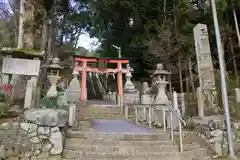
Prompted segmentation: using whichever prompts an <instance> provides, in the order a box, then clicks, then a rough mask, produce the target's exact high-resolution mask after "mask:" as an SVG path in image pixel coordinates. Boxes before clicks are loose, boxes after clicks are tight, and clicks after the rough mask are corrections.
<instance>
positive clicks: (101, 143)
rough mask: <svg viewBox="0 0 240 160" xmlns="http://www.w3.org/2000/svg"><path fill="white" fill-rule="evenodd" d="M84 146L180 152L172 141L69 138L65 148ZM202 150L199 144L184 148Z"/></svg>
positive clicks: (186, 149)
mask: <svg viewBox="0 0 240 160" xmlns="http://www.w3.org/2000/svg"><path fill="white" fill-rule="evenodd" d="M82 145H86V147H87V148H89V147H90V146H93V148H101V147H103V148H106V146H109V147H111V148H116V147H119V148H121V147H127V148H128V147H131V148H136V149H138V148H139V147H140V146H141V147H143V146H144V147H146V148H151V147H152V148H153V149H154V148H156V149H159V148H173V149H177V150H178V145H173V142H172V141H115V140H107V141H106V140H95V141H91V140H85V139H76V138H68V139H67V141H66V144H65V148H67V149H75V150H78V149H79V147H80V148H82V147H83V146H82ZM197 148H201V147H200V145H199V144H198V143H192V144H186V145H184V146H183V150H184V151H189V150H192V149H197Z"/></svg>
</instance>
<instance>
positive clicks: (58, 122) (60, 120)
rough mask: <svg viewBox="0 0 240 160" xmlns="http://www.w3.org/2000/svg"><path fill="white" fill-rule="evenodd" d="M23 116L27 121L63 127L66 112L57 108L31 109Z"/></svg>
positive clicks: (66, 116)
mask: <svg viewBox="0 0 240 160" xmlns="http://www.w3.org/2000/svg"><path fill="white" fill-rule="evenodd" d="M24 116H25V119H26V120H28V121H29V122H32V123H35V124H37V125H41V126H47V127H56V126H58V127H64V126H65V125H66V123H67V121H68V113H67V112H66V111H64V110H59V109H50V108H41V109H31V110H28V111H26V112H25V113H24Z"/></svg>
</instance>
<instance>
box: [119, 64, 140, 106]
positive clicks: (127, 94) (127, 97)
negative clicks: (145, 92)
mask: <svg viewBox="0 0 240 160" xmlns="http://www.w3.org/2000/svg"><path fill="white" fill-rule="evenodd" d="M126 69H127V70H128V72H127V73H126V82H125V84H124V100H123V101H124V103H125V104H139V103H140V97H139V91H138V90H137V89H136V88H135V85H134V84H133V82H132V81H131V78H132V72H133V71H134V70H133V68H132V67H131V66H130V65H129V64H127V66H126Z"/></svg>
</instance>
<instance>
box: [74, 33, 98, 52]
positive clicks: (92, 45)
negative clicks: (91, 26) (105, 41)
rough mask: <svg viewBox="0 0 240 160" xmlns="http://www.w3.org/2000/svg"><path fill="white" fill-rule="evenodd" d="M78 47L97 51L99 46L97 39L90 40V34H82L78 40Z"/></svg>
mask: <svg viewBox="0 0 240 160" xmlns="http://www.w3.org/2000/svg"><path fill="white" fill-rule="evenodd" d="M78 46H79V47H84V48H86V49H88V50H90V51H93V50H95V49H97V47H98V46H99V43H98V40H97V39H96V38H90V37H89V36H88V34H87V33H86V34H82V35H81V36H80V37H79V40H78Z"/></svg>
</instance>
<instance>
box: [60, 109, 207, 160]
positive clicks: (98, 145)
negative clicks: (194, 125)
mask: <svg viewBox="0 0 240 160" xmlns="http://www.w3.org/2000/svg"><path fill="white" fill-rule="evenodd" d="M76 115H77V119H78V120H79V121H80V123H79V124H80V126H78V127H75V128H74V129H69V130H68V132H67V134H66V137H67V139H66V142H65V149H64V153H63V157H64V158H65V160H67V159H72V160H161V159H162V160H211V158H210V157H209V156H208V154H207V150H206V149H205V148H204V147H202V146H201V145H199V144H198V143H193V142H192V141H191V143H189V144H187V143H185V145H184V152H182V153H180V152H179V149H178V145H176V144H175V143H174V142H172V141H171V140H170V136H169V133H167V132H165V131H163V130H157V132H156V133H153V134H152V133H151V134H117V133H98V132H96V131H95V130H94V129H93V126H92V125H91V122H92V120H93V119H114V120H124V119H125V117H124V115H123V114H122V113H121V112H120V109H119V108H118V107H96V106H86V105H85V106H78V107H77V114H76ZM129 117H130V119H131V118H132V119H133V118H134V116H133V115H130V116H129ZM83 126H84V127H83ZM175 139H177V138H175Z"/></svg>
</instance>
